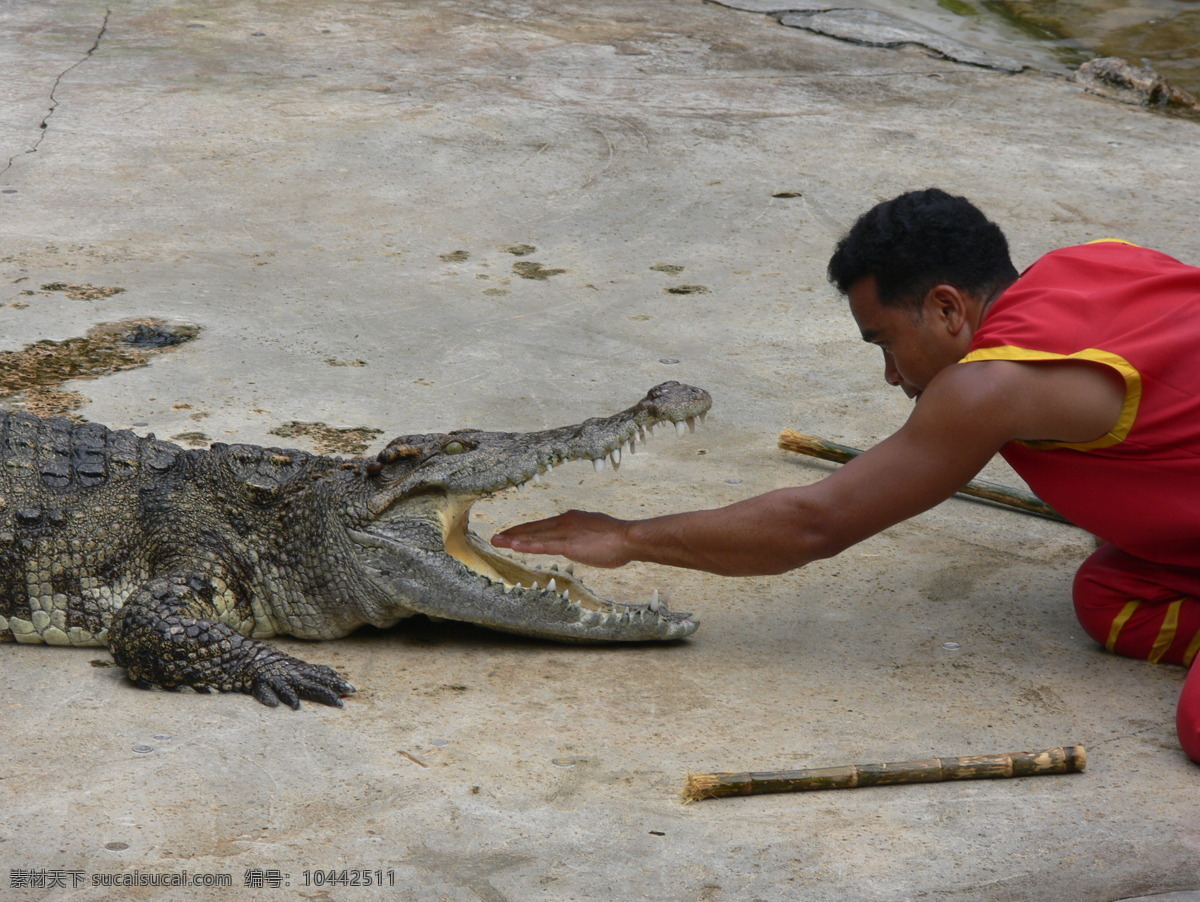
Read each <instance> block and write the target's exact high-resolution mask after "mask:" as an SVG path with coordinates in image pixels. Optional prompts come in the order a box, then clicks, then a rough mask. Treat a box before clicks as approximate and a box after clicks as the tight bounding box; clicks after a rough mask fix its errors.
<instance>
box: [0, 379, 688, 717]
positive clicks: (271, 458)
mask: <svg viewBox="0 0 1200 902" xmlns="http://www.w3.org/2000/svg"><path fill="white" fill-rule="evenodd" d="M710 404H711V399H710V397H709V395H708V393H707V392H704V391H703V390H701V389H697V388H692V387H690V386H687V385H682V384H680V383H678V382H667V383H664V384H662V385H659V386H657V387H656V388H653V389H651V390H650V392H649V393H648V394H647V395H646V397H645V398H643V399H642V400H641V401H639V402H638V403H637V404H635V405H634V406H633V407H630V408H628V409H627V410H624V411H622V412H620V413H617V414H615V415H613V416H609V417H604V418H593V419H588V420H584V421H583V422H582V423H578V424H575V425H571V426H563V427H560V428H557V429H548V430H544V431H539V432H529V433H519V432H485V431H480V430H476V429H460V430H455V431H452V432H449V433H437V434H426V435H405V436H400V437H398V438H395V439H393V440H392V441H390V442H389V443H388V444H387V446H386V447H385V448H384V449H383V450H382V451H380V452H379V453H378V455H376V456H363V457H355V458H342V457H334V456H324V455H318V454H310V453H307V452H303V451H296V450H284V449H278V448H264V447H258V446H255V445H247V444H221V443H217V444H213V445H211V446H210V447H209V448H207V449H184V448H181V447H179V446H177V445H174V444H171V443H170V442H166V441H162V440H159V439H156V438H155V437H154V436H153V435H147V436H138V435H135V434H134V433H132V432H130V431H128V430H119V431H118V430H112V429H109V428H107V427H105V426H102V425H100V424H98V423H80V422H76V421H73V420H70V419H66V418H51V419H42V418H39V417H37V416H34V415H33V414H30V413H22V412H10V413H3V412H0V641H10V642H14V641H15V642H20V643H44V644H49V645H73V646H80V645H82V646H89V645H91V646H106V647H107V648H108V649H109V651H110V652H111V654H112V657H113V660H114V661H115V662H116V664H117V665H118V666H120V667H122V668H124V670H125V672H126V674H127V676H128V677H129V678H130V679H131V680H132V681H133V682H134V683H135V684H137V685H139V686H142V687H149V688H159V689H168V690H179V689H183V688H186V687H190V688H192V689H194V690H198V691H201V692H212V691H219V692H243V693H247V694H249V695H252V696H253V697H254V698H256V699H257V700H258V701H260V702H262V703H263V704H265V705H268V706H271V707H275V706H277V705H279V704H280V703H281V702H283V703H285V704H287V705H288V706H290V707H292V708H298V707H299V706H300V700H301V699H305V700H308V701H313V702H319V703H323V704H327V705H335V706H341V705H342V699H343V698H344V697H346V696H349V695H350V694H352V693H353V692H354V691H355V690H354V687H353V686H352V685H351V684H350V683H348V682H347V681H346V680H345V679H343V678H342V677H341V676H340V675H339V674H338V673H337V672H335V671H334V670H333V669H331V668H329V667H325V666H323V665H315V664H309V663H307V662H305V661H302V660H300V659H299V658H295V657H292V656H291V655H288V654H286V653H284V652H283V651H281V650H279V649H277V648H275V647H274V646H272V645H270V644H269V643H267V642H265V641H263V640H265V639H269V638H270V637H272V636H279V635H286V636H294V637H298V638H301V639H336V638H340V637H342V636H345V635H347V634H349V633H350V632H352V631H353V630H355V629H357V628H358V627H360V626H364V625H367V624H370V625H373V626H377V627H388V626H391V625H393V624H395V623H397V622H398V621H400V620H402V619H404V618H407V617H411V616H413V615H415V614H424V615H427V616H429V617H432V618H435V619H446V620H458V621H464V622H469V623H474V624H479V625H482V626H485V627H489V628H492V629H496V630H501V631H506V632H512V633H519V634H524V635H528V636H535V637H543V638H548V639H554V640H563V641H577V642H634V641H647V640H649V641H653V640H674V639H680V638H683V637H685V636H688V635H690V634H691V633H692V632H694V631H695V629H696V627H697V622H696V620H695V618H693V616H692V615H691V614H685V613H680V612H674V611H671V610H669V609H668V608H667V606H666V605H665V604H663V603H660V602H659V601H658V599H657V596H656V595H655V596H652V597H651V598H650V600H649V602H648V603H647V604H644V605H638V604H623V603H619V602H616V601H613V600H610V599H607V598H604V597H602V596H600V595H598V594H596V593H594V592H593V591H591V590H590V589H589V588H587V587H586V586H585V585H584V584H583V582H582V581H581V579H580V578H579V577H578V576H576V575H575V574H574V572H573V571H572V570H571V569H570V567H569V565H568V567H567V568H564V569H558V566H557V564H554V565H550V566H549V567H547V568H545V569H539V568H533V567H529V566H527V565H525V564H523V563H520V562H518V561H517V560H515V559H513V558H510V557H508V556H506V555H504V554H502V553H500V552H499V551H497V550H496V549H494V548H493V547H492V546H491V545H490V543H488V542H486V541H484V540H483V539H481V538H480V537H479V536H477V535H476V534H475V533H473V532H472V531H471V530H470V529H469V526H468V518H469V514H470V511H471V506H472V504H474V502H476V501H477V500H479V499H480V498H483V497H485V496H488V495H493V494H495V493H498V492H501V491H505V490H507V489H511V488H516V487H521V486H523V485H525V484H526V483H529V482H535V481H538V480H539V477H540V474H542V473H544V472H545V471H546V470H548V469H550V468H552V467H554V466H557V465H559V464H562V463H564V462H566V461H570V460H579V459H583V460H590V461H592V462H593V465H594V466H596V467H597V469H601V468H603V467H604V466H606V465H607V464H608V463H611V464H612V465H614V466H619V464H620V460H621V456H622V454H628V453H631V452H632V451H633V450H634V449H635V447H636V445H637V443H638V442H641V441H644V440H645V438H646V436H647V435H648V434H649V433H650V432H651V431H652V429H653V427H654V426H655V425H656V424H659V423H674V424H676V428H678V429H679V430H682V431H686V430H687V429H688V428H694V426H695V422H696V419H697V418H703V416H704V414H706V413H707V411H708V408H709V406H710Z"/></svg>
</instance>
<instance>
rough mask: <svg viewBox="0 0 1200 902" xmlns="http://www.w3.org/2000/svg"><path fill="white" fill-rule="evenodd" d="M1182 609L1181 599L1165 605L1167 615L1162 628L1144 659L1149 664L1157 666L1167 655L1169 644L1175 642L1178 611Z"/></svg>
mask: <svg viewBox="0 0 1200 902" xmlns="http://www.w3.org/2000/svg"><path fill="white" fill-rule="evenodd" d="M1181 607H1183V599H1182V598H1179V599H1176V600H1175V601H1173V602H1171V603H1170V604H1169V605H1167V615H1166V616H1165V617H1163V624H1162V627H1161V628H1160V629H1159V631H1158V636H1157V637H1156V638H1155V640H1154V647H1153V648H1151V649H1150V655H1149V657H1147V658H1146V660H1147V661H1149V662H1150V663H1151V664H1157V663H1158V662H1159V661H1160V660H1162V656H1163V655H1165V654H1166V653H1167V649H1169V648H1170V647H1171V643H1172V642H1174V641H1175V630H1177V629H1178V628H1179V609H1180V608H1181Z"/></svg>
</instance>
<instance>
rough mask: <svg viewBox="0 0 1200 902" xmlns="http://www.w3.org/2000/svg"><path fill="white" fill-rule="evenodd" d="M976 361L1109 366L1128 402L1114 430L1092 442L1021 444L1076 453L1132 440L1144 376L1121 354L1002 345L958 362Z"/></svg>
mask: <svg viewBox="0 0 1200 902" xmlns="http://www.w3.org/2000/svg"><path fill="white" fill-rule="evenodd" d="M977 360H1013V361H1017V362H1019V363H1033V362H1039V361H1055V360H1082V361H1088V362H1091V363H1099V364H1102V365H1104V366H1107V367H1110V368H1112V369H1114V370H1116V371H1117V372H1118V373H1120V374H1121V378H1123V379H1124V380H1125V401H1124V403H1122V405H1121V415H1120V416H1119V417H1117V422H1116V425H1114V426H1113V428H1112V431H1110V432H1108V433H1106V434H1105V435H1102V436H1100V438H1098V439H1093V440H1092V441H1090V442H1040V441H1036V442H1035V441H1028V442H1018V444H1021V445H1025V446H1027V447H1029V448H1071V449H1073V450H1075V451H1092V450H1094V449H1096V448H1109V447H1111V446H1113V445H1118V444H1120V443H1121V442H1123V441H1125V439H1126V438H1128V437H1129V431H1130V430H1131V429H1132V428H1133V421H1134V420H1135V419H1136V418H1137V412H1138V405H1139V404H1140V403H1141V401H1142V374H1141V373H1139V372H1138V371H1137V369H1136V368H1135V367H1134V365H1133V364H1131V363H1130V362H1129V361H1128V360H1126V359H1125V358H1124V357H1122V356H1121V355H1119V354H1113V353H1112V352H1111V351H1101V350H1099V349H1098V348H1085V349H1084V350H1082V351H1076V352H1075V353H1074V354H1056V353H1054V352H1052V351H1031V350H1030V349H1029V348H1018V347H1015V346H1013V345H1000V346H999V347H994V348H980V349H978V350H977V351H972V352H971V353H970V354H968V355H967V356H966V357H964V358H963V359H962V360H960V361H958V362H959V363H971V362H973V361H977Z"/></svg>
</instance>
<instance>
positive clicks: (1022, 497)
mask: <svg viewBox="0 0 1200 902" xmlns="http://www.w3.org/2000/svg"><path fill="white" fill-rule="evenodd" d="M779 447H780V448H782V449H783V450H784V451H795V452H797V453H798V454H807V455H808V456H809V457H816V458H820V459H821V460H830V461H833V462H834V463H839V464H844V463H846V462H848V461H850V460H853V459H854V458H856V457H858V455H860V454H862V451H860V450H859V449H857V448H850V447H848V446H846V445H837V444H834V443H833V442H827V441H825V440H824V439H819V438H814V437H813V436H811V435H805V434H804V433H802V432H793V431H792V430H791V429H785V430H783V432H781V433H779ZM958 494H960V495H969V496H970V497H972V498H981V499H983V500H984V501H991V502H993V503H995V504H1002V505H1004V506H1005V507H1011V508H1014V509H1016V510H1020V511H1024V512H1025V513H1027V514H1033V515H1034V516H1037V517H1045V518H1046V519H1047V520H1057V521H1058V522H1059V523H1070V522H1071V521H1070V520H1068V519H1066V518H1065V517H1064V516H1063V515H1062V514H1060V513H1058V511H1056V510H1055V509H1054V508H1052V507H1051V506H1050V505H1048V504H1047V503H1046V502H1045V501H1043V500H1042V499H1041V498H1038V497H1037V496H1036V495H1034V494H1031V493H1030V492H1026V491H1023V490H1021V489H1014V488H1009V487H1008V486H1003V485H997V484H996V483H994V482H985V481H984V480H982V479H972V480H971V481H970V482H968V483H967V484H966V485H965V486H963V487H962V488H961V489H959V490H958Z"/></svg>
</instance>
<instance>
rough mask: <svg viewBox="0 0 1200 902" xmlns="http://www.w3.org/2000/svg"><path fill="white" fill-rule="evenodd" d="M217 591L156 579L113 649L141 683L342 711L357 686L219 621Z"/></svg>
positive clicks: (128, 609) (127, 617)
mask: <svg viewBox="0 0 1200 902" xmlns="http://www.w3.org/2000/svg"><path fill="white" fill-rule="evenodd" d="M216 617H217V609H216V606H215V605H214V604H213V588H212V584H211V583H209V581H208V580H207V579H205V578H204V577H203V576H201V575H199V574H186V575H176V576H170V577H160V578H158V579H152V580H150V581H149V582H147V583H146V585H145V586H144V587H143V588H141V589H139V590H138V591H137V592H135V593H134V594H133V595H132V596H131V598H130V599H129V601H127V602H126V603H125V605H124V607H123V608H122V609H121V610H120V611H119V612H118V613H117V616H116V618H115V619H114V621H113V625H112V628H111V630H110V632H109V650H110V651H111V652H112V655H113V658H114V660H116V662H117V664H118V665H120V666H121V667H123V668H125V671H126V673H128V674H129V677H130V679H132V680H133V681H134V682H136V683H137V684H138V685H140V686H144V687H154V688H159V689H179V688H182V687H184V686H190V687H192V688H193V689H197V690H200V691H202V692H209V691H212V690H214V689H215V690H216V691H218V692H245V693H248V694H250V695H253V696H254V697H255V698H256V699H258V700H259V701H260V702H262V703H263V704H264V705H268V706H270V707H272V708H274V707H275V706H277V705H278V704H279V703H280V702H281V701H282V702H284V703H285V704H287V705H289V706H291V707H292V708H299V707H300V699H302V698H304V699H308V700H309V701H314V702H321V703H322V704H325V705H336V706H337V707H341V704H342V696H346V695H350V694H351V693H352V692H354V687H353V686H351V685H350V684H349V683H347V682H346V681H345V680H343V679H342V678H341V677H339V676H338V675H337V673H336V672H335V671H333V670H332V669H330V668H328V667H324V666H321V665H319V664H308V663H306V662H305V661H301V660H299V659H298V658H293V657H292V656H291V655H287V654H284V653H283V652H281V651H279V650H278V649H276V648H273V647H271V646H270V645H268V644H266V643H265V642H260V641H258V640H256V639H251V638H248V637H246V636H243V635H241V634H240V633H238V632H237V631H236V630H234V629H232V628H231V627H229V626H227V625H226V624H224V623H220V622H218V621H217V619H216Z"/></svg>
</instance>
